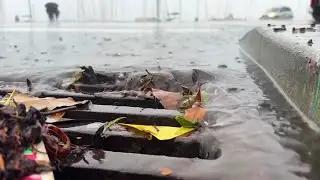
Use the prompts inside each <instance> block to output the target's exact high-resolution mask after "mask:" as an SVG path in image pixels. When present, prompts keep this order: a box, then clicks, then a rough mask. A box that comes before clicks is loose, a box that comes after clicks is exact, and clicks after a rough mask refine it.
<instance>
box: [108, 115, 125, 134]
mask: <svg viewBox="0 0 320 180" xmlns="http://www.w3.org/2000/svg"><path fill="white" fill-rule="evenodd" d="M126 118H127V117H119V118H117V119H115V120H113V121H110V122H107V123H105V124H104V128H103V131H102V134H104V133H105V132H106V131H107V130H108V129H109V128H110V127H111V126H113V125H114V124H116V123H117V122H119V121H121V120H122V119H126Z"/></svg>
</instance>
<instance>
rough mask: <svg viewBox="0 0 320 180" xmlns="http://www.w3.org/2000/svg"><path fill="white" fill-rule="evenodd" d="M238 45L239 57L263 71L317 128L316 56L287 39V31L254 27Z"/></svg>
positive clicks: (305, 46)
mask: <svg viewBox="0 0 320 180" xmlns="http://www.w3.org/2000/svg"><path fill="white" fill-rule="evenodd" d="M291 36H292V35H291ZM239 43H240V50H241V53H242V55H244V56H245V57H246V58H250V59H251V60H253V61H254V62H255V63H256V64H257V65H259V66H260V67H261V68H262V69H263V70H264V71H265V73H266V74H267V75H268V76H269V77H270V79H271V80H272V81H274V83H275V85H276V86H277V88H278V89H279V91H280V92H281V93H282V94H283V95H284V96H285V98H286V99H287V100H288V102H289V103H290V104H291V105H292V106H293V107H294V108H295V109H297V111H298V112H299V114H300V115H301V116H302V117H303V119H305V120H307V121H308V120H313V122H315V123H317V124H318V125H319V124H320V108H319V105H318V104H319V101H320V98H319V97H318V95H316V92H319V88H318V89H317V87H318V66H317V64H318V59H319V57H318V54H319V53H318V52H317V51H316V50H315V49H313V48H311V47H309V46H307V45H306V44H301V43H299V42H298V41H294V39H293V38H292V39H290V38H288V32H278V33H276V32H274V31H273V29H272V28H263V27H257V28H254V29H253V30H251V31H249V32H248V33H247V34H246V35H245V36H244V37H243V38H242V39H240V42H239ZM319 85H320V84H319ZM319 87H320V86H319ZM316 89H317V90H318V91H317V90H316ZM308 122H309V123H310V125H312V126H313V127H315V126H316V125H315V124H314V123H312V122H310V121H308ZM316 129H318V128H316Z"/></svg>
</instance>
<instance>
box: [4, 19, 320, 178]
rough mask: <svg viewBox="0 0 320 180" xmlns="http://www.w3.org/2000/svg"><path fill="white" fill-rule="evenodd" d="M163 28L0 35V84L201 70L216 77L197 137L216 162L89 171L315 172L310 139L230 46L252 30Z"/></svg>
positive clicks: (135, 157)
mask: <svg viewBox="0 0 320 180" xmlns="http://www.w3.org/2000/svg"><path fill="white" fill-rule="evenodd" d="M168 26H169V25H168ZM133 28H134V27H133ZM166 28H168V27H161V25H160V26H159V27H158V28H157V29H152V30H150V32H149V31H148V32H145V31H130V28H128V32H127V33H125V34H124V33H121V32H117V31H116V30H115V31H114V32H112V33H111V32H108V33H102V32H92V31H91V32H79V31H70V32H72V33H70V32H63V31H62V32H61V31H50V32H47V31H42V32H40V31H35V32H32V31H31V32H27V31H13V30H8V31H0V39H2V41H0V47H1V49H3V51H0V56H2V58H1V61H2V73H1V74H0V80H1V81H3V82H2V84H3V85H8V84H9V85H10V84H11V85H15V86H16V85H18V86H19V87H24V86H25V84H24V82H25V78H26V77H28V78H30V79H31V80H32V81H33V82H34V84H35V88H36V89H38V90H43V89H46V90H56V88H55V87H54V85H55V84H56V83H57V82H59V81H61V80H66V79H67V78H70V77H71V74H72V73H73V72H75V71H77V70H78V68H77V66H80V65H92V66H93V67H94V68H95V69H98V70H100V71H104V72H111V71H113V72H118V71H130V72H132V71H143V70H144V69H154V70H155V69H157V68H158V66H160V67H161V68H162V69H163V70H168V71H171V70H190V69H192V68H197V69H203V70H207V71H209V72H212V73H213V74H214V75H215V77H216V78H215V81H214V82H212V83H208V84H206V85H205V86H204V87H203V88H205V89H206V90H207V92H209V93H211V94H212V95H213V99H212V102H211V104H209V105H208V106H207V109H208V110H209V116H208V119H207V120H206V121H207V123H208V125H209V126H208V127H207V128H206V129H205V133H208V134H212V135H214V137H216V139H217V140H218V141H219V142H220V144H221V151H222V155H221V157H220V158H218V159H216V160H200V159H197V158H196V159H194V158H192V159H188V158H172V157H164V156H161V157H153V156H148V157H147V159H148V160H146V161H142V160H140V158H141V157H142V156H147V155H141V154H121V156H120V155H119V156H117V155H114V154H115V152H110V154H109V155H107V156H106V158H105V159H104V160H102V161H103V163H102V164H100V163H99V162H98V161H96V162H90V164H89V165H92V166H93V167H96V168H98V169H99V168H100V169H101V168H103V167H107V168H109V169H111V170H114V171H119V170H123V169H130V171H131V172H140V173H146V174H149V173H154V172H158V170H159V169H162V168H170V169H172V170H173V171H174V173H175V175H176V177H181V178H182V179H221V180H223V179H226V180H228V179H239V180H242V179H243V180H249V179H252V180H256V179H266V180H267V179H279V180H280V179H281V180H287V179H288V180H295V179H297V180H299V179H311V178H312V177H316V175H317V173H315V174H311V173H310V171H311V170H312V169H313V168H315V169H316V168H317V167H315V166H314V167H312V162H313V161H312V159H313V160H316V159H317V156H318V154H317V151H315V152H313V148H314V147H313V145H314V144H313V142H314V140H313V139H314V138H315V134H314V133H313V132H312V131H311V130H310V128H309V127H308V126H306V124H305V123H304V122H303V121H302V120H301V118H300V117H299V115H298V114H297V113H296V112H295V111H294V109H293V108H292V107H290V105H288V104H287V103H286V101H285V100H284V99H283V98H282V96H281V95H280V94H279V93H278V92H277V90H276V89H275V88H274V87H273V85H272V83H270V81H269V80H268V79H267V78H266V77H265V76H264V74H263V73H262V72H261V71H260V70H259V68H257V67H256V66H255V65H254V64H253V63H251V62H250V61H248V60H246V59H242V58H241V57H240V55H239V52H238V50H239V49H238V48H239V47H238V40H239V39H240V38H241V37H242V36H243V35H244V34H245V33H246V32H247V31H249V30H250V29H251V28H253V25H252V24H246V23H243V24H237V25H232V24H227V25H223V23H222V24H210V25H206V28H202V30H201V31H200V30H198V31H197V28H195V26H192V27H190V25H189V27H188V26H186V27H185V28H186V29H187V31H186V29H184V28H180V29H178V31H177V30H176V31H175V32H170V31H165V29H166ZM200 29H201V28H200ZM203 29H204V30H203ZM213 124H216V125H215V126H214V127H210V126H212V125H213ZM315 149H317V148H316V147H315ZM127 156H128V158H126V157H127ZM129 156H130V157H131V158H129ZM108 158H110V159H108ZM121 158H123V160H121ZM126 159H128V161H126ZM129 159H130V160H129ZM121 161H122V162H121ZM108 162H109V163H108ZM110 162H111V163H110ZM78 165H79V167H80V166H84V165H85V162H79V164H78ZM141 167H145V168H143V169H142V168H141ZM314 179H316V178H314Z"/></svg>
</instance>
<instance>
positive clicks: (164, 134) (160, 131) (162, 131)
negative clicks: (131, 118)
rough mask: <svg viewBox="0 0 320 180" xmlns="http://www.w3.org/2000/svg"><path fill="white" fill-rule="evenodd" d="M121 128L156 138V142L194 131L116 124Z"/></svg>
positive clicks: (189, 129) (180, 128) (190, 129)
mask: <svg viewBox="0 0 320 180" xmlns="http://www.w3.org/2000/svg"><path fill="white" fill-rule="evenodd" d="M118 124H119V125H121V126H124V127H127V128H129V129H132V128H134V129H135V130H138V131H141V132H144V133H148V134H151V135H152V136H154V137H156V138H157V139H158V140H170V139H173V138H176V137H178V136H182V135H184V134H186V133H189V132H191V131H193V130H194V128H185V127H169V126H157V128H155V127H154V126H150V125H136V124H124V123H118Z"/></svg>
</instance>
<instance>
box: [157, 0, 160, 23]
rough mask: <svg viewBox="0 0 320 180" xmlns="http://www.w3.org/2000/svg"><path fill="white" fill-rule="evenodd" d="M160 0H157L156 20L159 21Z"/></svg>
mask: <svg viewBox="0 0 320 180" xmlns="http://www.w3.org/2000/svg"><path fill="white" fill-rule="evenodd" d="M160 6H161V0H157V21H160V9H161V8H160Z"/></svg>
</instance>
